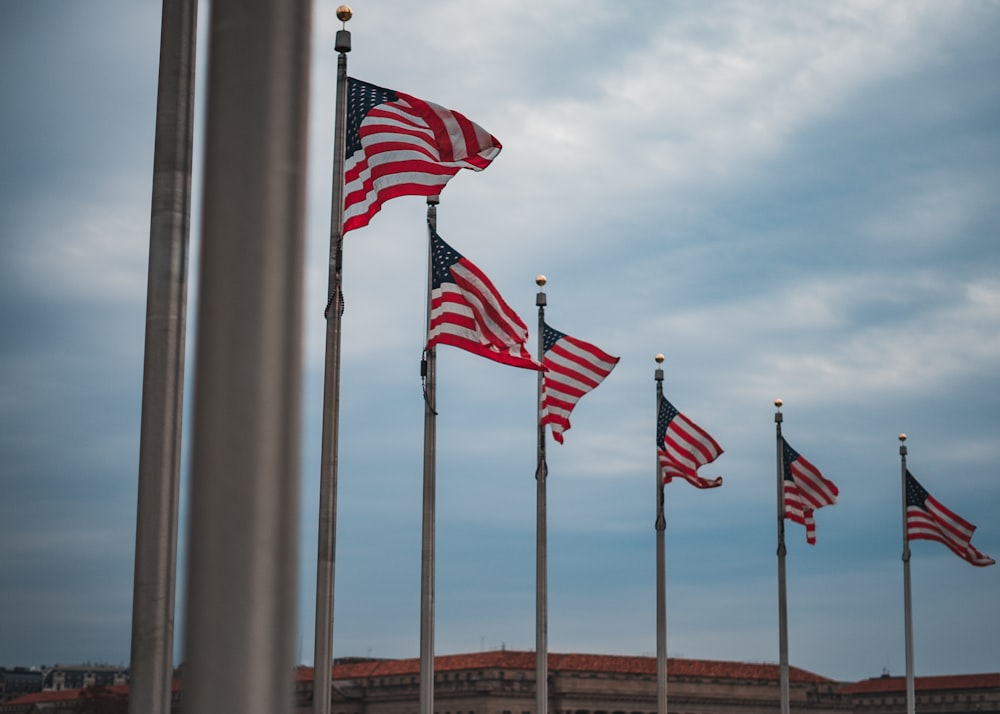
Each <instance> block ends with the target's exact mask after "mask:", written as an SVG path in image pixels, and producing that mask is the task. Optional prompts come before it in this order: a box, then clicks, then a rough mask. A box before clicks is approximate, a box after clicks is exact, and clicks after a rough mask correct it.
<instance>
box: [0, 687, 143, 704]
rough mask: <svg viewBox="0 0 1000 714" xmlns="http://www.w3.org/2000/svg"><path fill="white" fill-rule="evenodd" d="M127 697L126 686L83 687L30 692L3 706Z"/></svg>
mask: <svg viewBox="0 0 1000 714" xmlns="http://www.w3.org/2000/svg"><path fill="white" fill-rule="evenodd" d="M100 696H115V697H118V696H128V685H127V684H112V685H111V686H107V687H104V686H97V687H85V688H83V689H60V690H51V691H46V692H32V693H31V694H25V695H22V696H20V697H17V698H16V699H11V700H10V701H8V702H4V704H35V703H38V704H41V703H43V702H44V703H50V702H72V701H76V700H77V699H84V698H86V697H100Z"/></svg>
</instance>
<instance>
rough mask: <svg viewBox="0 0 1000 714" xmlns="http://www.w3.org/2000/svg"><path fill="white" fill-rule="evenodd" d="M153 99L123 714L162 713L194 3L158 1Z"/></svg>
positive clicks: (170, 632)
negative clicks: (126, 689) (126, 705)
mask: <svg viewBox="0 0 1000 714" xmlns="http://www.w3.org/2000/svg"><path fill="white" fill-rule="evenodd" d="M161 17H162V19H161V23H160V69H159V79H158V85H157V95H156V136H155V139H154V142H155V144H154V151H153V195H152V202H151V203H152V207H151V211H150V214H151V215H150V222H149V273H148V279H147V284H146V343H145V354H144V358H143V375H142V421H141V424H140V427H139V485H138V501H137V505H136V519H135V571H134V576H133V586H132V649H131V654H130V662H129V679H130V687H129V711H130V712H131V713H132V714H169V712H170V695H171V682H172V679H173V644H174V601H175V590H176V583H177V510H178V509H177V503H178V499H179V495H178V494H179V484H180V460H181V419H182V415H183V411H184V337H185V329H186V316H187V271H188V236H189V234H190V228H191V154H192V145H193V137H194V71H195V44H196V36H197V32H196V25H197V20H198V0H164V1H163V12H162V16H161Z"/></svg>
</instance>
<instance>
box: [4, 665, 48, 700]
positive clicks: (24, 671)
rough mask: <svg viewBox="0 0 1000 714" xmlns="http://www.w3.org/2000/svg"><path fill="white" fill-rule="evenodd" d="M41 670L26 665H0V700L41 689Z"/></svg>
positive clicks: (14, 697)
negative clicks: (8, 666) (9, 666)
mask: <svg viewBox="0 0 1000 714" xmlns="http://www.w3.org/2000/svg"><path fill="white" fill-rule="evenodd" d="M43 676H44V675H43V674H42V671H41V670H40V669H31V668H28V667H13V668H11V669H8V668H7V667H0V702H6V701H8V700H10V699H16V698H17V697H21V696H24V695H25V694H32V693H34V692H40V691H42V678H43Z"/></svg>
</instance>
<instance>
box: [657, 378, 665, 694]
mask: <svg viewBox="0 0 1000 714" xmlns="http://www.w3.org/2000/svg"><path fill="white" fill-rule="evenodd" d="M655 379H656V417H657V421H659V417H660V400H661V399H663V369H662V368H660V367H657V368H656V373H655ZM659 447H660V445H659V444H657V449H659ZM655 471H656V712H657V714H667V545H666V530H667V519H666V517H665V516H664V511H663V494H664V491H663V486H664V484H663V476H662V475H661V472H660V457H659V454H656V469H655Z"/></svg>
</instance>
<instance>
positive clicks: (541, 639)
mask: <svg viewBox="0 0 1000 714" xmlns="http://www.w3.org/2000/svg"><path fill="white" fill-rule="evenodd" d="M546 282H547V280H546V278H545V276H544V275H539V276H538V277H536V278H535V284H536V285H538V295H537V296H536V297H535V304H536V305H537V306H538V361H539V362H543V361H544V360H545V305H546V297H545V291H544V290H542V288H544V287H545V283H546ZM544 378H545V372H544V371H543V370H539V371H538V405H537V406H538V418H537V420H536V423H537V424H538V462H537V464H536V466H535V483H536V490H537V494H538V496H537V499H536V500H537V508H536V526H535V538H536V542H535V712H536V713H537V714H546V713H547V712H548V702H549V645H548V636H549V613H548V594H549V576H548V524H547V520H546V495H545V481H546V479H547V477H548V465H547V464H546V461H545V425H544V424H542V383H543V380H544Z"/></svg>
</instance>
